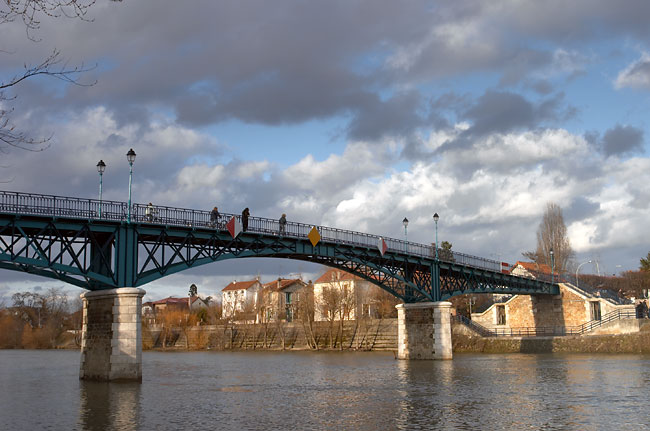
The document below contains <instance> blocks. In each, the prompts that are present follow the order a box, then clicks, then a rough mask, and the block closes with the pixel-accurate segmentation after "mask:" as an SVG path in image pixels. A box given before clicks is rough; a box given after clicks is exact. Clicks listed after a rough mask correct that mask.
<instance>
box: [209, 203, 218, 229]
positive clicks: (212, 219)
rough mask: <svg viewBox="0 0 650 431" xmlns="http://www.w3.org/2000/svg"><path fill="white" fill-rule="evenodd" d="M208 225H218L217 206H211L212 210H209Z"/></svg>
mask: <svg viewBox="0 0 650 431" xmlns="http://www.w3.org/2000/svg"><path fill="white" fill-rule="evenodd" d="M210 225H211V226H212V227H218V225H219V210H218V209H217V207H214V208H212V211H210Z"/></svg>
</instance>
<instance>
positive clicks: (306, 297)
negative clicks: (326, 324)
mask: <svg viewBox="0 0 650 431" xmlns="http://www.w3.org/2000/svg"><path fill="white" fill-rule="evenodd" d="M297 296H298V299H297V301H296V318H297V319H299V320H300V322H301V323H302V328H303V330H304V331H305V336H306V338H307V344H308V345H309V347H310V348H312V349H316V350H318V343H316V337H315V335H314V312H315V309H314V285H313V284H312V283H311V281H310V282H309V284H308V285H307V286H305V287H303V288H302V289H300V290H299V291H298V292H297Z"/></svg>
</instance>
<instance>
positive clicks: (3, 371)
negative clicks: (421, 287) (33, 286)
mask: <svg viewBox="0 0 650 431" xmlns="http://www.w3.org/2000/svg"><path fill="white" fill-rule="evenodd" d="M78 368H79V353H78V352H75V351H34V350H4V351H3V350H0V430H40V429H53V430H72V429H78V430H110V429H119V430H178V429H192V430H202V429H215V430H216V429H218V430H285V429H300V430H303V429H304V430H312V429H313V430H338V429H346V430H347V429H350V430H418V429H423V430H424V429H427V430H430V429H441V430H501V429H504V430H524V429H535V430H537V429H544V430H602V429H608V430H628V429H629V430H632V429H648V427H650V412H649V411H648V409H649V406H648V393H649V392H650V391H649V389H650V357H648V356H635V355H616V356H609V355H608V356H604V355H524V354H509V355H456V356H455V357H454V359H453V361H444V362H441V361H417V362H416V361H412V362H408V361H397V360H395V359H394V357H393V354H392V353H390V352H389V353H377V352H374V353H331V352H329V353H325V352H241V353H233V352H187V353H185V352H184V353H163V352H145V353H144V355H143V375H144V376H143V382H142V384H137V383H93V382H81V381H79V380H78Z"/></svg>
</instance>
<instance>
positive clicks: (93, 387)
mask: <svg viewBox="0 0 650 431" xmlns="http://www.w3.org/2000/svg"><path fill="white" fill-rule="evenodd" d="M79 386H80V387H79V395H80V400H81V402H80V403H79V426H80V428H81V429H83V430H90V431H104V430H109V429H119V430H125V431H131V430H133V431H135V430H137V429H138V424H139V423H140V388H141V385H140V383H108V382H90V381H85V380H82V381H80V382H79Z"/></svg>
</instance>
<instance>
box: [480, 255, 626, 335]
mask: <svg viewBox="0 0 650 431" xmlns="http://www.w3.org/2000/svg"><path fill="white" fill-rule="evenodd" d="M550 272H551V269H550V268H549V267H548V266H547V265H536V264H534V263H532V262H517V264H515V266H514V267H513V269H512V270H511V274H513V275H519V276H523V277H531V278H535V274H538V273H547V274H550ZM558 285H559V287H560V294H559V295H553V296H551V295H512V296H506V295H503V296H502V297H499V298H496V302H495V303H493V304H492V305H490V307H489V308H487V309H486V310H485V311H483V312H481V313H472V314H471V318H472V321H474V322H476V323H478V324H480V325H482V326H484V327H486V328H488V329H492V330H500V329H503V330H508V329H517V330H521V329H524V328H526V329H541V328H554V329H561V328H574V327H578V326H580V325H583V324H585V323H587V322H590V321H593V320H601V318H602V317H603V316H605V315H607V314H608V313H611V312H613V311H617V310H624V309H629V308H630V307H631V305H630V304H626V303H624V301H622V300H617V299H616V298H612V297H605V296H602V295H601V293H600V292H598V291H594V292H590V291H587V290H584V289H580V288H578V287H576V286H574V285H573V284H570V283H558Z"/></svg>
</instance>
